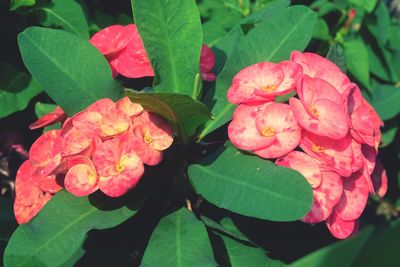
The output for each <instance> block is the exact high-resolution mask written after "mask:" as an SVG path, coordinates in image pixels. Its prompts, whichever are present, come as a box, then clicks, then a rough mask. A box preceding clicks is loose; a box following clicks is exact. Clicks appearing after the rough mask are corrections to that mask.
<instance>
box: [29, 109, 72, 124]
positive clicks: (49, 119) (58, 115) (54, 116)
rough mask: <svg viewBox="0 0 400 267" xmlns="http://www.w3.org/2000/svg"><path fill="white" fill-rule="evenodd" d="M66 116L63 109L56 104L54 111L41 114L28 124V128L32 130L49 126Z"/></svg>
mask: <svg viewBox="0 0 400 267" xmlns="http://www.w3.org/2000/svg"><path fill="white" fill-rule="evenodd" d="M66 118H67V115H66V114H65V113H64V110H62V108H60V107H59V106H57V107H56V108H55V110H54V111H52V112H50V113H48V114H46V115H44V116H42V117H41V118H39V119H38V120H37V121H35V122H34V123H32V124H31V125H29V129H31V130H34V129H38V128H42V127H46V126H50V125H53V124H56V123H57V122H60V121H64V120H65V119H66Z"/></svg>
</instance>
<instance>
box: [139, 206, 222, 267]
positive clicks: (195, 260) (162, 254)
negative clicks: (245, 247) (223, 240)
mask: <svg viewBox="0 0 400 267" xmlns="http://www.w3.org/2000/svg"><path fill="white" fill-rule="evenodd" d="M140 266H143V267H153V266H163V267H187V266H196V267H197V266H198V267H208V266H210V267H211V266H213V267H214V266H217V264H216V262H215V261H214V256H213V252H212V248H211V244H210V241H209V239H208V235H207V231H206V228H205V227H204V225H203V224H202V223H201V222H200V221H198V220H197V219H196V217H195V216H194V214H193V213H191V212H189V211H187V210H186V209H184V208H182V209H180V210H178V211H176V212H175V213H172V214H170V215H168V216H166V217H164V218H163V219H161V221H160V223H159V224H158V226H157V228H156V229H155V230H154V232H153V235H152V236H151V238H150V241H149V245H148V246H147V249H146V251H145V253H144V256H143V260H142V264H141V265H140Z"/></svg>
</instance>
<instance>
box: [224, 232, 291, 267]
mask: <svg viewBox="0 0 400 267" xmlns="http://www.w3.org/2000/svg"><path fill="white" fill-rule="evenodd" d="M221 237H222V239H223V241H224V244H225V247H226V251H227V255H228V259H229V262H230V266H232V267H242V266H257V267H281V266H285V265H284V264H283V263H282V262H280V261H275V260H272V259H270V258H268V256H267V255H266V254H265V252H264V251H263V250H262V249H260V248H257V247H250V246H247V245H244V244H242V243H240V242H237V241H235V240H233V239H231V238H229V237H225V236H221Z"/></svg>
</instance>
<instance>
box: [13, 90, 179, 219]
mask: <svg viewBox="0 0 400 267" xmlns="http://www.w3.org/2000/svg"><path fill="white" fill-rule="evenodd" d="M57 122H62V128H61V129H59V130H49V131H47V132H45V133H44V134H43V135H41V136H40V137H39V138H38V139H37V140H36V141H35V142H34V143H33V145H32V147H31V149H30V151H29V159H28V160H27V161H25V162H24V163H23V164H22V165H21V167H20V169H19V170H18V173H17V177H16V198H15V202H14V213H15V217H16V219H17V221H18V223H25V222H27V221H29V220H30V219H31V218H32V217H33V216H35V215H36V214H37V213H38V212H39V211H40V209H41V208H42V207H43V206H44V205H45V204H46V203H47V202H48V201H49V200H50V199H51V197H52V196H53V195H54V194H55V193H57V192H58V191H59V190H61V189H62V188H65V189H66V190H67V191H68V192H70V193H71V194H74V195H76V196H86V195H89V194H91V193H93V192H95V191H97V190H101V191H102V192H103V193H104V194H106V195H108V196H110V197H119V196H122V195H123V194H125V193H126V192H127V191H128V190H129V189H131V188H133V187H134V186H135V185H136V184H137V183H138V181H139V180H140V178H141V177H142V175H143V173H144V164H147V165H151V166H154V165H157V164H158V163H160V162H161V160H162V158H163V150H165V149H167V148H168V147H169V146H171V144H172V142H173V131H172V129H171V127H170V126H169V125H168V124H167V122H166V121H165V120H164V119H163V118H162V117H160V116H158V115H157V114H155V113H151V112H147V111H145V110H143V107H142V106H141V105H139V104H136V103H132V102H131V101H130V100H129V98H128V97H125V98H122V99H121V100H119V101H118V102H116V103H114V102H113V101H112V100H111V99H108V98H104V99H101V100H98V101H96V102H95V103H93V104H92V105H90V106H89V107H88V108H86V109H85V110H83V111H81V112H79V113H77V114H76V115H74V116H73V117H71V118H67V116H66V115H65V114H64V112H63V111H62V109H61V108H59V107H58V108H56V109H55V111H54V112H52V113H50V114H47V115H45V116H44V117H42V118H40V119H39V120H38V121H37V122H35V123H33V124H32V125H31V126H30V128H31V129H36V128H40V127H44V126H48V125H52V124H54V123H57Z"/></svg>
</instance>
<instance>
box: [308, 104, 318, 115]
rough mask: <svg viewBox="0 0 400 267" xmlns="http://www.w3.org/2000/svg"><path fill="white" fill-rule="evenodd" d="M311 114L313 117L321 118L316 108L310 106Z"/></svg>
mask: <svg viewBox="0 0 400 267" xmlns="http://www.w3.org/2000/svg"><path fill="white" fill-rule="evenodd" d="M310 112H311V114H312V115H313V116H315V117H318V116H319V111H318V109H317V108H316V107H315V106H310Z"/></svg>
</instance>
